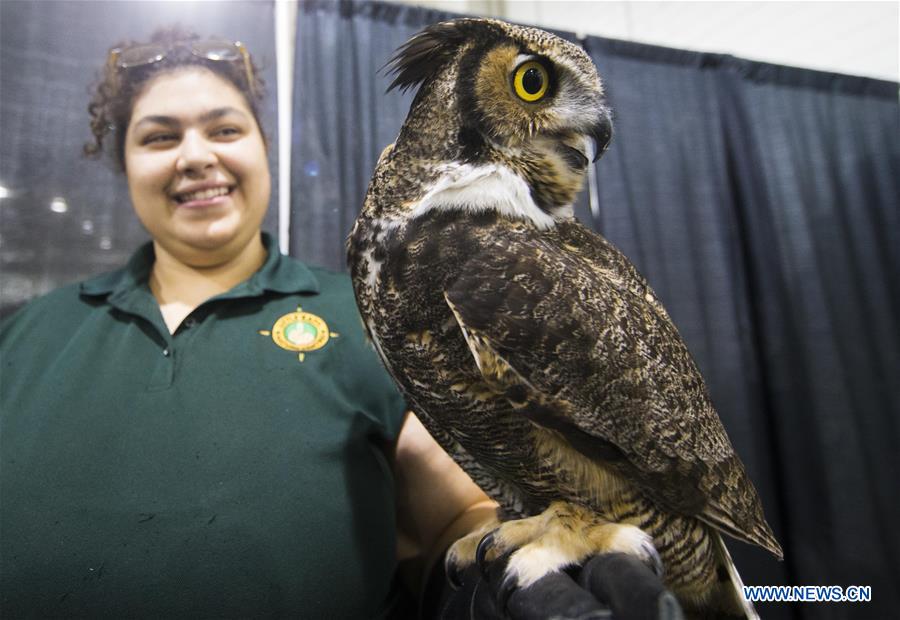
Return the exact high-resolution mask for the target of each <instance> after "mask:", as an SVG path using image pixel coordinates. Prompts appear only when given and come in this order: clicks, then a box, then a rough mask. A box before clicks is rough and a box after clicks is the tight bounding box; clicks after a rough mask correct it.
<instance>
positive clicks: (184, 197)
mask: <svg viewBox="0 0 900 620" xmlns="http://www.w3.org/2000/svg"><path fill="white" fill-rule="evenodd" d="M233 189H234V188H233V187H211V188H208V189H201V190H197V191H196V192H185V193H183V194H175V202H177V203H178V204H184V203H186V202H196V201H202V200H212V199H213V198H218V197H219V196H227V195H228V194H230V193H231V191H232V190H233Z"/></svg>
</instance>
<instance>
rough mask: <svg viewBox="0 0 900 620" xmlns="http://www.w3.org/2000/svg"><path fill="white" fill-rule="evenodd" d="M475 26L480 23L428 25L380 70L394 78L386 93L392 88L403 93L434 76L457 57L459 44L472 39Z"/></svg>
mask: <svg viewBox="0 0 900 620" xmlns="http://www.w3.org/2000/svg"><path fill="white" fill-rule="evenodd" d="M478 23H483V20H477V19H456V20H453V21H449V22H440V23H437V24H433V25H431V26H428V27H427V28H425V30H423V31H421V32H419V33H418V34H416V35H415V36H413V37H412V38H411V39H410V40H409V41H407V42H406V43H404V44H403V45H401V46H400V47H399V48H398V49H397V52H396V53H395V54H394V56H393V58H391V59H390V60H389V61H388V62H387V63H386V64H385V66H384V67H383V68H382V69H384V70H386V72H387V73H389V74H392V75H394V76H395V77H394V81H393V82H391V85H390V86H388V89H387V90H388V92H390V91H392V90H394V89H395V88H399V89H400V90H401V91H402V92H406V91H407V90H409V89H410V88H414V87H416V86H418V85H420V84H422V83H423V82H425V81H426V80H427V79H428V78H430V77H432V76H433V75H435V74H437V73H438V71H440V70H441V69H442V68H443V67H444V66H445V65H446V64H447V63H448V62H450V60H452V59H453V58H454V57H455V56H456V54H457V52H458V51H459V47H460V46H461V45H463V44H464V43H465V42H467V41H471V40H472V26H475V25H476V24H478Z"/></svg>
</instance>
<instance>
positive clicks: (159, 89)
mask: <svg viewBox="0 0 900 620" xmlns="http://www.w3.org/2000/svg"><path fill="white" fill-rule="evenodd" d="M125 170H126V175H127V177H128V188H129V191H130V193H131V201H132V204H133V205H134V210H135V212H136V213H137V216H138V218H140V220H141V222H142V223H143V224H144V227H145V228H146V229H147V230H148V231H149V233H150V235H151V236H152V237H153V239H154V241H155V242H156V243H157V244H159V245H161V246H162V247H163V248H164V249H165V250H166V251H167V252H168V253H169V254H171V255H173V256H174V257H176V258H178V259H179V260H181V261H182V262H184V263H186V264H190V265H193V266H198V267H199V266H213V265H216V264H221V263H223V262H225V261H227V260H229V259H230V258H233V257H235V256H237V255H238V253H240V251H241V250H243V249H244V248H246V247H247V245H248V243H250V242H251V241H253V240H254V238H257V237H258V234H259V228H260V225H261V224H262V220H263V216H264V215H265V212H266V208H267V206H268V204H269V193H270V189H271V181H270V178H269V164H268V161H267V159H266V147H265V143H264V142H263V138H262V135H261V134H260V130H259V126H258V125H257V124H256V121H255V120H254V118H253V113H252V112H251V111H250V108H249V106H248V105H247V102H246V100H245V99H244V97H243V95H242V94H241V92H240V91H239V90H238V89H237V88H235V87H234V86H233V85H232V84H231V83H230V82H228V81H227V80H225V79H224V78H221V77H219V76H218V75H216V74H215V73H213V72H212V71H209V70H207V69H204V68H202V67H187V68H184V69H176V70H174V71H171V72H166V73H163V74H161V75H159V76H158V77H155V78H153V79H152V80H151V81H150V82H148V84H147V85H146V86H145V87H144V89H143V91H142V92H141V93H140V94H139V95H138V96H137V98H136V99H135V102H134V107H133V109H132V114H131V122H130V123H129V125H128V131H127V134H126V136H125Z"/></svg>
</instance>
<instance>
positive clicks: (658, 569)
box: [641, 540, 665, 579]
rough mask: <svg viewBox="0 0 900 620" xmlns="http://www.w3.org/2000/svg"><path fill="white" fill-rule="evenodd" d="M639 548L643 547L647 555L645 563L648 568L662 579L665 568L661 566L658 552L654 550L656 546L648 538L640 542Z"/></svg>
mask: <svg viewBox="0 0 900 620" xmlns="http://www.w3.org/2000/svg"><path fill="white" fill-rule="evenodd" d="M641 549H643V551H644V553H646V555H647V565H648V566H650V569H651V570H652V571H653V572H654V573H656V576H657V577H659V578H660V579H662V577H663V573H665V568H664V567H663V563H662V559H661V558H660V557H659V552H658V551H657V550H656V547H655V546H653V543H652V542H650V541H649V540H648V541H644V542H643V543H642V544H641Z"/></svg>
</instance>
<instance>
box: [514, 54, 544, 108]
mask: <svg viewBox="0 0 900 620" xmlns="http://www.w3.org/2000/svg"><path fill="white" fill-rule="evenodd" d="M549 86H550V75H549V74H548V73H547V69H545V68H544V65H542V64H541V63H539V62H537V61H536V60H529V61H527V62H523V63H522V64H521V65H519V66H518V68H517V69H516V73H515V75H513V89H514V90H515V91H516V95H517V96H518V97H519V99H521V100H522V101H527V102H528V103H534V102H535V101H540V100H541V99H542V98H543V97H544V95H546V94H547V88H548V87H549Z"/></svg>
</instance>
